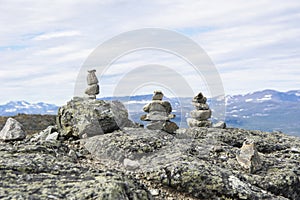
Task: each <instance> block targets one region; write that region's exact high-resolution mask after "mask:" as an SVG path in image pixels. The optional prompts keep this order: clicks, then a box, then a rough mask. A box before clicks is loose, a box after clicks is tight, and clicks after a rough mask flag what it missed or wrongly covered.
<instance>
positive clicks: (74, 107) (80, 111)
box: [57, 97, 135, 138]
mask: <svg viewBox="0 0 300 200" xmlns="http://www.w3.org/2000/svg"><path fill="white" fill-rule="evenodd" d="M57 125H58V128H59V131H60V133H61V135H62V136H64V137H67V138H68V137H75V138H83V137H90V136H94V135H100V134H104V133H110V132H113V131H114V130H118V129H120V128H123V127H125V126H135V125H134V123H133V122H132V121H130V120H129V119H128V112H127V110H126V108H125V106H124V105H123V104H122V103H121V102H119V101H103V100H92V99H86V98H79V97H76V98H75V97H74V98H73V99H72V100H71V101H69V102H68V103H67V105H64V106H62V107H60V108H59V110H58V116H57Z"/></svg>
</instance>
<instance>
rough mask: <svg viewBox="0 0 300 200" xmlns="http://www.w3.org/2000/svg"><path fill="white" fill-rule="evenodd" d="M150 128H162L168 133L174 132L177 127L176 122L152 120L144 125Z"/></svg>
mask: <svg viewBox="0 0 300 200" xmlns="http://www.w3.org/2000/svg"><path fill="white" fill-rule="evenodd" d="M146 128H147V129H150V130H163V131H166V132H168V133H174V131H176V130H177V129H178V128H179V127H178V126H177V124H176V123H174V122H170V121H152V122H150V123H149V124H147V126H146Z"/></svg>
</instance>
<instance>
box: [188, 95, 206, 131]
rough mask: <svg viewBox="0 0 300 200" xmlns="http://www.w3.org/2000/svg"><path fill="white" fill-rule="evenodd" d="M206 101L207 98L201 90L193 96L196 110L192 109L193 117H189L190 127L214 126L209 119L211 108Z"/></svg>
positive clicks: (191, 114)
mask: <svg viewBox="0 0 300 200" xmlns="http://www.w3.org/2000/svg"><path fill="white" fill-rule="evenodd" d="M206 101H207V98H206V97H205V96H203V94H202V93H201V92H200V93H199V94H198V95H196V96H195V97H194V98H193V100H192V104H193V105H194V106H195V108H196V110H192V111H191V112H190V116H191V118H187V123H188V125H189V127H212V122H211V121H209V120H208V119H209V118H210V117H211V110H210V109H209V106H208V104H207V103H206Z"/></svg>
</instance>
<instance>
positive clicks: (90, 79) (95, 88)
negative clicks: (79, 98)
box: [85, 69, 100, 99]
mask: <svg viewBox="0 0 300 200" xmlns="http://www.w3.org/2000/svg"><path fill="white" fill-rule="evenodd" d="M95 72H96V70H94V69H93V70H88V75H87V79H86V80H87V84H88V88H87V89H86V90H85V94H87V95H89V98H90V99H96V95H97V94H99V93H100V89H99V85H98V82H99V81H98V79H97V76H96V74H95Z"/></svg>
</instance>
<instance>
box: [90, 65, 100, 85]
mask: <svg viewBox="0 0 300 200" xmlns="http://www.w3.org/2000/svg"><path fill="white" fill-rule="evenodd" d="M95 72H96V70H95V69H93V70H88V75H87V83H88V85H93V84H97V83H98V82H99V81H98V78H97V76H96V74H95Z"/></svg>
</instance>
